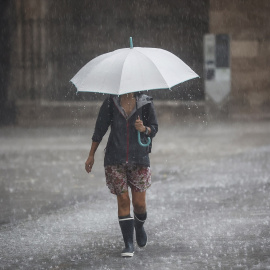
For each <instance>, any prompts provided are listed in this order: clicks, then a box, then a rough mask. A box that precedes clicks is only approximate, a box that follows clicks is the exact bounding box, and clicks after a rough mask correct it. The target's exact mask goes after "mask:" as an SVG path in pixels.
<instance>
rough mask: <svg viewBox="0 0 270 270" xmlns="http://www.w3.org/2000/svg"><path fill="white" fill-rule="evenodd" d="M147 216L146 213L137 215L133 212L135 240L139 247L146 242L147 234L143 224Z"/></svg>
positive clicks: (143, 245)
mask: <svg viewBox="0 0 270 270" xmlns="http://www.w3.org/2000/svg"><path fill="white" fill-rule="evenodd" d="M146 218H147V213H146V212H145V214H142V215H139V214H136V213H134V227H135V231H136V241H137V244H138V246H139V247H140V248H143V247H145V246H146V244H147V235H146V232H145V230H144V227H143V224H144V222H145V220H146Z"/></svg>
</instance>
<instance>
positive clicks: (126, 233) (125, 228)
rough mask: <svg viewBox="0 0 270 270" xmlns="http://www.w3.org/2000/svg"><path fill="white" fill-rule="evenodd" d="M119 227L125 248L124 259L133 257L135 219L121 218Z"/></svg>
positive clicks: (122, 253) (122, 254)
mask: <svg viewBox="0 0 270 270" xmlns="http://www.w3.org/2000/svg"><path fill="white" fill-rule="evenodd" d="M119 225H120V228H121V231H122V234H123V239H124V242H125V248H124V249H123V250H122V252H121V256H122V257H132V256H133V254H134V245H133V234H134V219H133V217H127V218H121V217H119Z"/></svg>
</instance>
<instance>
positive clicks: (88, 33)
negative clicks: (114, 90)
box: [9, 0, 208, 103]
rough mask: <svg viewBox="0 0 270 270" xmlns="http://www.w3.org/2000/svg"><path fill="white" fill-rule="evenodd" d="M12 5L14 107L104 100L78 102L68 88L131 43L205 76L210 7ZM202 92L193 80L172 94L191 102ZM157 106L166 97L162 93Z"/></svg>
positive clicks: (37, 1) (34, 1) (120, 1)
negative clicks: (85, 69)
mask: <svg viewBox="0 0 270 270" xmlns="http://www.w3.org/2000/svg"><path fill="white" fill-rule="evenodd" d="M10 3H11V4H10V8H11V9H12V10H14V12H15V21H14V24H15V29H14V31H12V41H13V45H12V53H11V65H12V66H11V69H12V70H11V76H10V84H9V95H10V98H11V99H14V100H19V101H22V100H26V101H28V100H32V101H36V102H38V103H39V102H40V101H42V100H47V101H48V100H52V101H55V100H57V101H60V100H63V101H70V100H77V101H81V100H88V99H96V98H97V99H100V96H95V95H92V96H91V95H84V94H79V95H76V89H75V87H72V85H71V83H69V80H70V79H71V78H72V77H73V76H74V75H75V73H76V72H77V71H78V70H79V69H80V68H81V67H82V66H83V65H84V64H86V63H87V62H88V61H89V60H91V59H92V58H94V57H96V56H97V55H100V54H102V53H106V52H109V51H112V50H115V49H119V48H123V47H128V46H129V37H130V36H133V39H134V46H142V47H161V48H163V49H167V50H169V51H171V52H173V53H175V54H176V55H178V56H179V57H180V58H181V59H182V60H183V61H185V62H186V63H187V64H188V65H190V66H191V67H192V68H193V69H194V70H195V71H196V72H197V73H198V74H199V75H202V61H203V55H202V37H203V34H204V33H205V32H207V30H208V0H204V1H199V2H198V1H194V0H193V1H190V0H185V1H163V0H151V1H150V0H148V1H135V0H133V1H126V0H114V1H112V0H102V1H100V0H92V1H88V0H80V1H74V0H57V1H55V0H46V1H44V0H10ZM194 11H197V12H194ZM198 14H199V15H198ZM202 85H203V83H202V80H194V82H192V83H190V84H186V87H185V89H184V91H183V89H181V90H179V89H176V91H175V92H176V93H177V92H178V91H179V92H180V94H181V93H182V95H180V98H182V99H188V98H190V96H191V98H193V99H194V98H195V99H203V88H202ZM198 89H199V90H198ZM159 98H165V99H166V98H167V96H165V97H164V95H162V93H161V94H159ZM168 98H169V99H170V98H172V96H169V97H168Z"/></svg>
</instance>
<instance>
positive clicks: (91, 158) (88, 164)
mask: <svg viewBox="0 0 270 270" xmlns="http://www.w3.org/2000/svg"><path fill="white" fill-rule="evenodd" d="M94 162H95V159H94V156H89V157H88V159H87V160H86V162H85V170H86V172H87V173H90V172H91V171H92V167H93V165H94Z"/></svg>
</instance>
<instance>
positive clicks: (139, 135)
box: [138, 130, 151, 147]
mask: <svg viewBox="0 0 270 270" xmlns="http://www.w3.org/2000/svg"><path fill="white" fill-rule="evenodd" d="M147 139H148V141H147V143H142V141H141V132H140V131H139V130H138V143H139V145H140V146H143V147H147V146H148V145H149V144H150V143H151V139H150V138H149V137H147Z"/></svg>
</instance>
